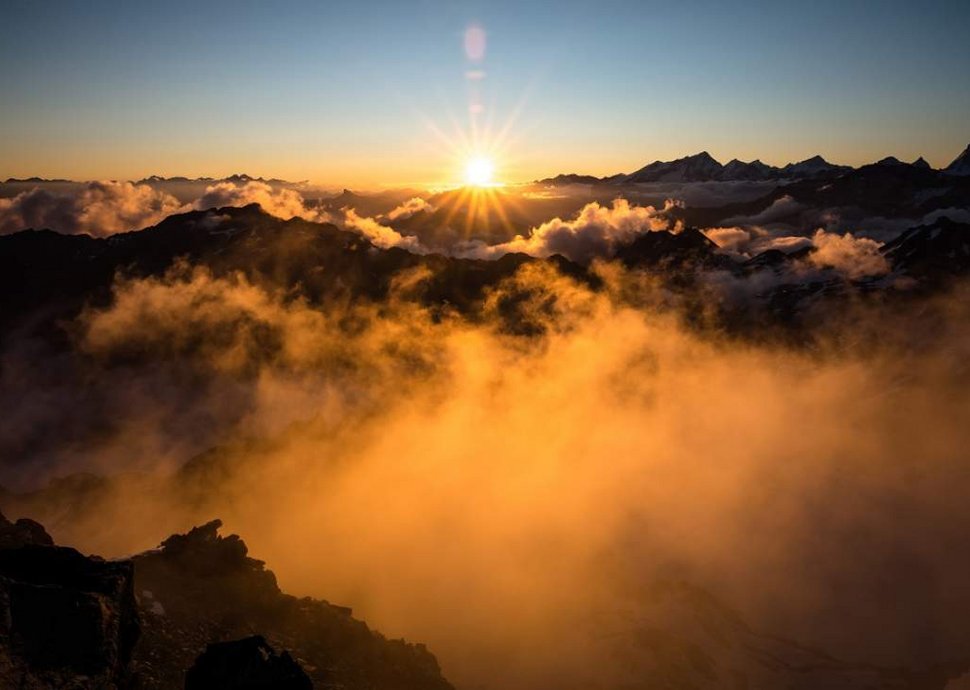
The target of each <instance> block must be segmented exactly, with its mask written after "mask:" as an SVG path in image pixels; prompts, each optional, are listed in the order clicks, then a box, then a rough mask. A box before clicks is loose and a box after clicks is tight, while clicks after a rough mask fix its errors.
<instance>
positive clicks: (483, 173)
mask: <svg viewBox="0 0 970 690" xmlns="http://www.w3.org/2000/svg"><path fill="white" fill-rule="evenodd" d="M494 174H495V165H494V164H493V163H492V161H491V159H489V158H486V157H484V156H475V157H474V158H470V159H469V160H468V162H467V163H466V164H465V184H467V185H469V186H472V187H488V186H490V185H491V184H492V183H493V181H492V176H493V175H494Z"/></svg>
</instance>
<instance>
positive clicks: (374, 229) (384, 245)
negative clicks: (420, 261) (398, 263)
mask: <svg viewBox="0 0 970 690" xmlns="http://www.w3.org/2000/svg"><path fill="white" fill-rule="evenodd" d="M344 227H346V228H348V229H350V230H354V231H356V232H359V233H360V234H361V235H363V236H364V237H366V238H367V239H368V240H369V241H370V242H371V243H372V244H373V245H374V246H376V247H380V248H381V249H390V248H391V247H400V248H401V249H406V250H408V251H410V252H413V253H415V254H426V253H427V249H425V247H423V246H422V244H421V242H420V240H418V238H417V237H414V236H411V235H407V236H405V235H402V234H401V233H399V232H398V231H397V230H395V229H394V228H389V227H387V226H386V225H382V224H381V223H380V222H378V221H377V220H375V219H374V218H369V217H367V216H359V215H357V212H356V211H355V210H354V209H352V208H347V209H344Z"/></svg>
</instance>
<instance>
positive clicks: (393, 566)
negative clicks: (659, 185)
mask: <svg viewBox="0 0 970 690" xmlns="http://www.w3.org/2000/svg"><path fill="white" fill-rule="evenodd" d="M636 227H640V228H650V227H652V226H651V223H650V219H649V218H645V220H644V221H643V223H642V224H640V225H638V226H636ZM631 231H632V230H631ZM642 231H647V230H645V229H643V230H642ZM817 241H818V244H819V250H818V251H819V252H825V255H826V256H827V257H828V258H827V261H828V262H837V261H840V260H841V258H842V257H844V255H845V254H846V253H852V252H859V251H861V252H863V253H866V252H868V247H867V245H862V246H861V247H860V246H859V243H858V241H854V242H849V243H848V244H847V245H845V244H839V245H837V246H836V245H830V244H828V242H829V240H828V239H827V238H825V237H824V236H821V237H818V238H817ZM595 270H597V271H600V272H601V276H602V278H603V281H604V285H605V286H606V288H605V290H604V291H601V292H593V291H591V290H589V289H588V288H587V287H585V286H583V285H582V284H580V283H577V282H575V281H573V280H571V279H569V278H566V277H563V276H561V275H559V274H557V273H556V272H555V271H554V270H553V269H551V268H550V267H549V266H547V265H538V264H537V265H527V266H525V267H524V268H523V269H522V270H521V271H520V272H519V273H518V274H517V275H516V276H514V277H513V278H511V279H509V280H508V281H506V282H504V283H502V284H500V285H498V286H496V288H495V289H494V291H493V292H492V293H491V294H490V296H489V298H488V299H487V301H486V302H487V303H486V305H485V308H484V310H483V313H482V316H481V317H480V318H478V319H474V320H466V319H463V318H461V317H458V316H456V315H454V314H451V313H449V312H447V311H446V312H443V313H442V312H440V311H436V312H434V313H432V312H429V311H427V310H425V309H423V308H420V307H419V306H416V305H413V304H410V303H408V302H406V301H404V300H403V299H398V298H397V297H395V296H399V295H403V294H406V293H407V291H408V290H411V289H414V288H415V286H417V285H419V284H420V283H421V282H422V281H423V280H425V279H426V278H427V273H422V272H410V273H407V274H403V275H401V276H399V277H398V279H397V281H396V287H395V289H394V290H393V291H392V298H391V299H390V300H388V301H386V302H383V303H380V304H366V303H360V304H353V305H351V304H328V305H327V307H326V308H318V307H316V306H314V305H311V304H309V303H307V302H306V301H305V300H303V299H301V298H299V297H294V296H292V295H288V294H285V293H282V292H280V293H276V292H272V291H268V290H267V289H265V288H261V287H258V286H255V285H252V284H250V283H248V282H247V281H245V280H244V279H242V278H240V277H238V276H229V277H225V278H216V277H213V276H212V275H210V274H209V273H207V272H206V271H204V270H200V269H192V268H191V267H182V268H180V269H177V270H175V271H173V272H172V273H171V274H169V275H168V276H165V277H163V278H153V279H146V280H122V281H120V282H119V283H117V284H116V286H115V289H114V299H113V300H112V302H111V303H110V304H109V305H106V306H101V307H92V308H90V309H88V310H87V311H86V312H85V313H84V314H83V315H82V316H81V317H79V319H77V321H76V322H75V323H74V324H73V327H72V329H71V331H70V332H71V333H73V334H74V338H75V340H74V347H75V348H76V351H77V354H76V355H74V354H71V353H65V354H61V355H59V356H58V357H47V356H36V355H34V354H33V353H36V352H37V350H36V348H21V349H20V350H16V349H15V348H14V347H13V344H6V345H5V348H4V350H3V357H4V366H3V367H0V396H2V400H5V401H7V404H6V405H5V408H6V409H10V410H11V411H12V416H10V417H8V418H7V419H6V420H5V426H3V427H0V433H2V434H13V433H14V432H15V431H16V432H17V433H20V434H23V435H25V436H24V437H23V438H21V437H18V438H19V439H20V440H19V441H18V444H19V445H18V446H17V447H18V448H19V449H20V453H19V454H18V457H21V458H22V459H23V458H26V459H31V460H36V461H37V463H38V464H37V466H39V467H44V468H45V473H46V475H47V476H61V475H63V474H65V473H66V472H69V471H71V470H82V469H83V470H87V471H97V472H99V473H104V474H110V475H112V476H115V477H116V482H115V483H113V484H111V485H110V486H108V487H107V488H104V489H103V490H102V493H100V494H98V498H97V500H92V501H87V502H85V501H81V500H78V501H72V502H65V501H64V500H63V495H61V498H59V499H54V500H52V501H51V502H50V503H45V502H44V501H43V500H42V499H40V498H35V499H32V500H33V501H34V502H33V503H30V504H29V505H30V513H31V514H33V515H34V517H37V518H40V519H42V520H43V521H44V522H45V523H47V524H48V525H49V528H50V529H51V531H52V533H53V534H54V535H55V537H56V538H57V539H58V540H59V541H62V542H64V543H70V544H75V545H78V546H80V547H81V548H83V549H85V550H90V551H94V552H97V553H102V554H105V555H109V556H110V555H115V554H123V553H129V552H131V551H133V550H138V549H141V548H145V547H146V546H150V545H151V544H154V543H157V541H158V540H159V539H161V538H163V537H164V536H166V535H167V534H169V533H171V532H173V531H175V530H176V529H183V530H184V528H185V526H186V525H189V524H193V523H198V522H201V521H203V520H205V519H209V518H211V517H212V516H215V515H218V516H219V517H222V518H223V519H225V520H226V522H227V525H228V526H229V528H230V529H231V530H233V531H238V532H239V533H241V534H243V535H245V537H246V539H247V542H248V543H249V545H250V547H251V549H252V552H253V553H254V555H256V556H257V557H259V558H264V559H266V560H267V561H268V562H269V563H270V565H271V567H272V568H273V569H274V570H276V572H277V573H278V574H279V576H280V580H281V585H282V586H283V587H284V589H286V590H288V591H294V592H296V593H306V594H313V595H316V596H323V597H326V598H328V599H329V600H331V601H335V602H339V603H342V604H348V605H352V606H353V607H354V608H355V609H356V610H357V611H358V613H359V614H360V615H361V616H363V617H365V618H367V619H368V620H369V621H371V622H372V623H373V624H374V625H376V626H378V627H379V628H380V629H382V630H385V631H386V632H387V633H388V634H390V635H392V636H396V635H406V636H408V637H410V638H412V639H420V640H424V641H427V642H428V643H429V644H430V645H431V648H432V649H433V650H434V651H435V652H436V653H437V654H438V655H439V658H440V659H441V661H442V663H443V665H444V670H445V673H446V675H448V677H449V678H451V679H452V680H454V681H455V682H456V683H458V684H459V685H460V686H466V687H484V688H496V689H497V688H503V689H506V690H507V689H513V690H526V689H530V690H531V689H532V688H537V687H577V688H583V687H593V686H595V685H597V684H598V685H599V686H602V687H621V686H623V683H624V682H626V681H627V680H628V679H625V678H624V677H623V672H624V668H625V667H624V665H623V664H617V663H615V660H616V657H615V656H614V655H612V651H611V650H612V648H611V647H610V644H609V643H610V641H611V640H618V639H622V636H623V635H624V634H625V633H624V632H623V629H622V628H617V627H614V626H612V625H606V626H604V624H603V618H604V616H605V615H606V614H610V617H611V618H612V617H615V616H619V617H621V618H622V617H623V616H626V617H629V618H630V619H634V618H635V619H644V620H647V621H649V622H650V625H651V626H652V627H651V629H654V630H658V631H660V633H662V632H663V631H665V630H668V629H669V628H668V626H669V625H672V624H673V623H674V622H675V621H672V620H671V619H670V617H671V616H674V615H675V614H674V613H671V612H669V611H663V610H656V609H653V608H651V605H650V604H649V603H648V602H647V601H646V600H645V599H644V598H643V595H644V594H645V592H647V591H648V589H649V586H648V583H649V582H651V581H653V579H654V578H656V577H667V578H670V577H674V578H683V579H687V580H689V581H691V582H695V583H698V584H700V585H702V586H703V587H705V588H708V589H710V590H711V591H713V592H715V593H717V594H718V595H719V596H723V597H725V598H726V599H727V600H728V601H730V602H732V603H733V604H734V605H736V606H738V607H740V608H741V609H742V610H743V611H744V613H745V615H746V617H747V618H748V620H750V621H753V622H754V623H755V624H756V625H757V627H758V629H761V630H769V631H783V632H784V634H785V635H786V636H789V637H794V638H797V639H799V640H802V641H804V642H806V643H809V644H813V645H818V646H821V647H824V648H826V649H829V650H837V651H838V652H839V654H840V655H841V656H848V657H851V658H853V659H858V660H863V661H868V662H872V663H888V664H889V665H899V664H908V665H920V664H930V663H934V662H937V661H940V660H943V659H947V658H951V657H953V656H955V655H958V654H960V653H961V650H966V649H970V639H968V638H970V635H968V633H967V626H966V625H965V622H964V621H965V620H966V616H967V615H970V597H968V596H967V593H966V588H965V587H963V580H964V573H965V572H966V568H967V567H970V562H967V556H966V550H965V549H963V548H961V545H963V544H965V543H966V540H967V539H968V538H970V532H968V527H967V526H968V525H970V512H968V508H967V504H966V501H965V497H966V495H967V491H968V490H970V486H968V484H967V476H966V473H965V471H964V467H963V466H964V464H965V463H964V462H963V458H962V455H961V452H962V451H961V449H963V448H966V447H967V444H968V443H970V436H968V429H967V425H966V423H965V420H966V418H967V414H968V413H970V409H968V401H967V397H966V394H965V391H966V387H967V385H968V383H970V381H968V380H967V375H968V372H967V369H966V367H965V366H964V365H963V363H964V362H965V361H966V357H967V355H968V354H970V353H968V351H967V347H968V346H967V343H970V338H968V337H967V336H968V334H967V332H966V329H967V324H968V323H970V319H968V318H967V317H968V316H970V315H968V314H967V305H968V304H970V300H966V299H965V294H964V293H962V292H960V293H958V294H954V295H953V296H951V297H948V298H945V299H942V300H940V301H939V302H936V303H930V304H922V305H920V307H919V308H918V309H916V310H914V313H909V312H903V313H892V312H885V311H880V310H879V309H878V308H874V309H871V310H861V311H858V312H854V313H853V314H852V315H851V318H850V319H847V320H846V322H844V323H843V322H840V321H835V320H832V321H831V322H830V323H829V324H828V326H829V327H830V328H832V329H833V334H832V335H833V337H832V343H833V344H832V345H831V346H827V345H826V342H827V339H826V338H821V339H820V345H819V346H818V347H816V348H813V349H812V350H811V351H808V350H800V349H798V348H788V347H779V346H777V345H762V344H758V343H757V342H736V341H733V340H731V339H727V338H722V337H719V336H716V335H711V334H708V335H703V334H699V333H697V332H695V331H692V330H691V329H690V328H687V327H685V326H684V323H683V321H682V319H681V318H680V315H679V314H678V313H676V312H665V311H660V310H654V309H652V308H643V307H642V306H638V305H642V304H647V303H650V302H651V292H652V291H653V290H656V288H655V287H652V286H651V285H650V284H649V283H647V282H644V281H642V279H641V277H639V276H637V275H636V274H633V273H628V272H626V271H624V270H622V269H620V268H619V267H617V266H610V265H597V266H596V267H595ZM513 307H514V308H515V309H517V310H518V312H519V313H520V314H522V315H523V316H524V317H526V318H529V319H534V320H536V321H537V322H538V323H541V324H542V325H543V326H544V328H542V329H537V330H535V331H534V332H535V333H539V334H541V335H536V336H530V337H522V336H512V335H510V334H509V333H508V332H507V331H506V330H505V329H504V328H503V323H504V321H503V319H504V315H505V314H506V313H507V311H508V309H510V308H513ZM927 323H933V324H935V327H934V328H932V329H929V328H927V327H926V324H927ZM930 333H931V335H930ZM35 356H36V358H35ZM14 365H16V366H14ZM25 381H28V382H30V385H29V386H25V385H24V383H23V382H25ZM890 382H891V385H889V383H890ZM14 400H16V401H17V404H16V405H13V404H10V403H12V401H14ZM41 422H42V423H41ZM50 428H57V429H59V434H58V435H51V434H40V433H37V431H36V430H38V429H50ZM31 430H34V432H31ZM31 433H33V434H34V435H33V436H29V435H30V434H31ZM28 436H29V438H28ZM3 440H4V443H6V444H7V445H6V446H5V447H7V448H10V447H11V445H9V444H10V443H11V440H10V438H9V437H8V436H4V437H3ZM212 448H215V449H216V450H214V451H211V452H209V453H208V454H204V455H199V454H200V453H202V452H203V451H206V450H208V449H212ZM5 455H6V454H5ZM7 457H13V455H12V454H10V455H7ZM189 458H195V461H194V463H193V466H192V467H193V469H192V470H191V471H187V472H188V473H187V474H180V473H179V472H176V471H175V469H176V468H177V467H179V465H180V464H181V463H182V462H184V461H185V460H186V459H189ZM44 463H47V464H46V465H45V464H44ZM133 470H138V471H139V472H141V474H138V475H133V474H131V472H132V471H133ZM41 478H42V477H41V476H38V477H37V479H38V480H40V479H41ZM55 495H56V494H55ZM9 500H10V499H9V497H8V504H9ZM4 508H5V510H7V508H8V505H5V506H4ZM7 512H10V511H7ZM122 517H123V518H124V519H121V518H122ZM873 583H878V584H879V586H878V587H875V586H873ZM846 611H851V612H852V615H851V616H847V615H846ZM614 614H615V616H614ZM658 634H659V633H658ZM636 639H639V638H636ZM651 639H653V638H651ZM643 653H645V654H647V653H649V648H647V649H646V650H645V651H643ZM499 660H501V663H499ZM570 684H571V685H570Z"/></svg>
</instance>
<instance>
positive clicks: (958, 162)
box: [943, 144, 970, 175]
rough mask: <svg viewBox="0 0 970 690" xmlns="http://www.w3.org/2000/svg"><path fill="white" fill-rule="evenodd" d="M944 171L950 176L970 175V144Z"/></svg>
mask: <svg viewBox="0 0 970 690" xmlns="http://www.w3.org/2000/svg"><path fill="white" fill-rule="evenodd" d="M943 171H944V172H945V173H947V174H949V175H970V144H968V145H967V148H965V149H963V153H961V154H960V155H959V156H957V157H956V158H955V159H954V160H953V162H952V163H950V164H949V165H948V166H946V167H945V168H943Z"/></svg>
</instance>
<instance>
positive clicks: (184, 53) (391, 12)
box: [0, 0, 970, 188]
mask: <svg viewBox="0 0 970 690" xmlns="http://www.w3.org/2000/svg"><path fill="white" fill-rule="evenodd" d="M968 26H970V3H967V2H965V0H962V1H959V2H942V1H938V2H932V1H929V2H923V3H912V2H895V1H893V0H883V1H881V2H864V1H862V0H841V1H840V2H813V3H776V2H771V3H760V2H745V3H725V2H716V3H707V2H676V3H675V2H647V1H640V2H608V1H603V2H589V0H582V1H579V2H574V1H573V0H559V1H558V2H542V3H539V2H458V1H454V0H453V1H445V0H418V1H416V2H366V1H363V0H359V1H358V2H322V1H320V0H313V1H310V0H302V1H299V2H278V3H269V2H248V1H245V0H236V1H235V2H208V3H201V2H153V3H142V2H99V1H97V0H88V1H86V2H54V1H45V0H7V1H6V2H5V3H4V11H3V21H2V22H0V60H2V65H3V68H2V69H0V94H2V95H0V178H6V177H10V176H13V177H25V176H33V175H38V176H43V177H66V178H71V179H82V180H86V179H139V178H141V177H145V176H148V175H152V174H159V175H166V176H172V175H186V176H192V177H194V176H202V175H206V176H213V177H218V176H223V175H228V174H231V173H241V172H245V173H248V174H251V175H262V176H266V177H281V178H284V179H289V180H309V181H311V182H314V183H317V184H321V185H331V186H352V187H355V188H365V187H382V186H398V185H410V184H414V185H423V184H446V183H449V182H454V181H455V180H456V178H457V177H460V175H461V170H462V169H463V167H464V165H465V163H466V161H467V160H468V158H469V157H472V156H475V155H487V156H490V157H492V158H493V160H494V164H495V167H496V175H497V177H499V178H500V179H503V180H506V181H521V180H529V179H535V178H539V177H545V176H549V175H554V174H558V173H565V172H580V173H588V174H597V175H605V174H613V173H617V172H630V171H632V170H635V169H637V168H639V167H641V166H642V165H644V164H646V163H649V162H651V161H653V160H656V159H661V160H668V159H672V158H678V157H681V156H684V155H688V154H692V153H697V152H699V151H702V150H707V151H709V152H710V153H711V154H712V155H713V156H715V157H716V158H718V159H719V160H721V161H722V162H727V161H728V160H729V159H731V158H734V157H737V158H741V159H742V160H751V159H754V158H760V159H761V160H763V161H764V162H766V163H770V164H775V165H782V164H785V163H787V162H790V161H794V160H801V159H804V158H807V157H809V156H811V155H814V154H816V153H818V154H821V155H823V156H824V157H825V158H827V159H829V160H830V161H833V162H837V163H845V164H852V165H858V164H862V163H866V162H871V161H874V160H877V159H879V158H882V157H884V156H888V155H895V156H897V157H898V158H900V159H903V160H912V159H915V158H916V157H917V156H920V155H922V156H924V157H925V158H926V159H927V160H928V161H929V162H930V163H931V164H932V165H934V166H943V165H946V164H947V163H949V162H950V160H952V159H953V158H955V157H956V156H957V154H959V153H960V151H962V150H963V148H964V147H966V146H967V144H968V143H970V41H968V40H967V37H966V30H967V27H968ZM469 30H471V33H469ZM479 31H480V32H481V33H477V32H479ZM481 35H484V37H485V40H484V42H483V41H480V40H478V38H477V37H478V36H481ZM472 111H475V112H472Z"/></svg>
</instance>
